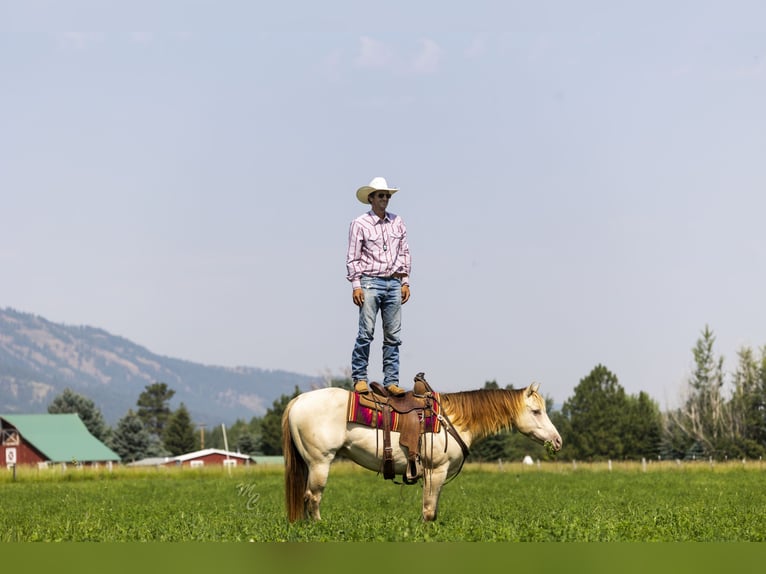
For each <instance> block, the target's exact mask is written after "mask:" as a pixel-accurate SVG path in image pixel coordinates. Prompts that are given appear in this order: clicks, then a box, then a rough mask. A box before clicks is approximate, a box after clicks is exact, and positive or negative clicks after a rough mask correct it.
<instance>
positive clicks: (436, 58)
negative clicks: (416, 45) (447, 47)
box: [411, 38, 443, 74]
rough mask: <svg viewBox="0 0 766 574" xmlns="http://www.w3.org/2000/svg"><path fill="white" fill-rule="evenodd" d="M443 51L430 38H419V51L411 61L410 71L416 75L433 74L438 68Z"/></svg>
mask: <svg viewBox="0 0 766 574" xmlns="http://www.w3.org/2000/svg"><path fill="white" fill-rule="evenodd" d="M442 54H443V50H442V49H441V47H439V44H437V43H436V42H434V41H433V40H431V39H430V38H421V40H420V51H419V52H418V53H417V54H416V55H415V58H414V59H413V60H412V66H411V69H412V71H413V72H415V73H416V74H433V73H434V72H436V70H437V69H438V67H439V62H440V61H441V59H442Z"/></svg>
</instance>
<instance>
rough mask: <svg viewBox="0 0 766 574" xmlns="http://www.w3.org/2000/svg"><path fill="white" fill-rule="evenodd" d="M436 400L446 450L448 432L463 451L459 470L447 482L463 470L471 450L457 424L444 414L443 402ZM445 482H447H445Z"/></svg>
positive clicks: (445, 450)
mask: <svg viewBox="0 0 766 574" xmlns="http://www.w3.org/2000/svg"><path fill="white" fill-rule="evenodd" d="M434 402H435V403H436V404H438V405H439V413H438V414H437V415H436V418H437V419H439V421H440V422H441V423H442V425H443V426H444V452H447V434H451V435H452V438H454V439H455V440H456V441H457V443H458V444H459V445H460V450H462V451H463V460H461V461H460V467H459V468H458V469H457V472H456V473H455V474H454V475H452V478H450V479H449V480H448V481H447V482H451V481H452V479H453V478H455V477H456V476H457V475H458V474H460V471H461V470H463V465H464V464H465V460H466V459H467V458H468V454H469V450H468V445H467V444H465V441H464V440H463V439H462V437H461V436H460V433H459V432H457V429H456V428H455V425H453V424H452V421H451V420H449V417H448V416H447V415H446V413H445V414H442V413H443V412H444V409H443V408H442V406H441V403H439V401H437V400H436V398H434ZM431 448H433V441H431ZM445 484H447V483H446V482H445Z"/></svg>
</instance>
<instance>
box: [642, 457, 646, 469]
mask: <svg viewBox="0 0 766 574" xmlns="http://www.w3.org/2000/svg"><path fill="white" fill-rule="evenodd" d="M641 469H642V470H643V471H644V472H646V458H642V459H641Z"/></svg>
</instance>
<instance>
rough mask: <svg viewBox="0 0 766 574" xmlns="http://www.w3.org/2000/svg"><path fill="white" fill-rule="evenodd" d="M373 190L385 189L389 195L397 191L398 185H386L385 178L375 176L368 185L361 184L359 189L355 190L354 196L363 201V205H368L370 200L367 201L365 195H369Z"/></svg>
mask: <svg viewBox="0 0 766 574" xmlns="http://www.w3.org/2000/svg"><path fill="white" fill-rule="evenodd" d="M373 191H387V192H389V193H390V194H391V195H393V194H394V193H396V192H397V191H399V188H398V187H388V184H387V183H386V179H385V178H383V177H375V178H373V179H372V181H371V182H370V184H369V185H363V186H362V187H360V188H359V189H357V190H356V198H357V199H358V200H359V201H361V202H362V203H364V204H365V205H369V204H370V202H369V201H367V196H368V195H370V194H371V193H372V192H373Z"/></svg>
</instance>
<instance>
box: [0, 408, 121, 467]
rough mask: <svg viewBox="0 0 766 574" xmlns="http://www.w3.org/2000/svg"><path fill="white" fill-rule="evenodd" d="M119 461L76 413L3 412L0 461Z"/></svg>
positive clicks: (86, 462)
mask: <svg viewBox="0 0 766 574" xmlns="http://www.w3.org/2000/svg"><path fill="white" fill-rule="evenodd" d="M119 460H120V457H119V456H118V455H117V454H116V453H115V452H114V451H113V450H112V449H110V448H109V447H107V446H106V445H105V444H104V443H102V442H101V441H100V440H98V439H97V438H96V437H94V436H93V435H92V434H90V432H88V429H87V428H86V427H85V425H84V424H83V422H82V420H81V419H80V417H79V416H78V415H76V414H44V415H0V464H2V463H3V461H4V462H5V464H6V465H12V464H37V463H41V462H54V463H55V462H66V463H84V464H90V463H100V462H109V461H112V462H117V461H119Z"/></svg>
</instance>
